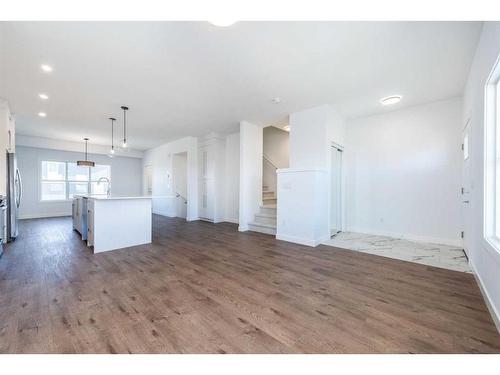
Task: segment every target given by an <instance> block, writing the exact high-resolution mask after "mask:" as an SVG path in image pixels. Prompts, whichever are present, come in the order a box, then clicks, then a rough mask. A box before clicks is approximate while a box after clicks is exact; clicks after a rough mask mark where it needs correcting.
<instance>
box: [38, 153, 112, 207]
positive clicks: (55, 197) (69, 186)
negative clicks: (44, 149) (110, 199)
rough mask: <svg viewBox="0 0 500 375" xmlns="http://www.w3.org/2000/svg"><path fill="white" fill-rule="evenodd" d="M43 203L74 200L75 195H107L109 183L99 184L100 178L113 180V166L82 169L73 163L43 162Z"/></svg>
mask: <svg viewBox="0 0 500 375" xmlns="http://www.w3.org/2000/svg"><path fill="white" fill-rule="evenodd" d="M40 175H41V188H40V191H41V194H40V200H42V201H59V200H67V199H72V198H73V197H74V195H78V194H88V193H89V192H90V193H91V194H93V195H106V194H107V190H108V183H107V182H105V181H103V182H101V183H98V180H99V178H101V177H106V178H107V179H109V180H111V166H109V165H96V166H95V167H93V168H89V167H80V166H78V165H76V163H73V162H60V161H42V164H41V174H40Z"/></svg>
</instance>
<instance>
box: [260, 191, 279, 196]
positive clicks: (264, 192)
mask: <svg viewBox="0 0 500 375" xmlns="http://www.w3.org/2000/svg"><path fill="white" fill-rule="evenodd" d="M262 197H263V198H276V196H275V195H274V191H263V192H262Z"/></svg>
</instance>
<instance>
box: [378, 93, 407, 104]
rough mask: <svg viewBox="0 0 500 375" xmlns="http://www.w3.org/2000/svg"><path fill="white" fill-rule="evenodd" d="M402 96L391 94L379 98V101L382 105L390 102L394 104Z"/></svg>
mask: <svg viewBox="0 0 500 375" xmlns="http://www.w3.org/2000/svg"><path fill="white" fill-rule="evenodd" d="M401 98H402V96H401V95H391V96H386V97H385V98H382V99H380V103H381V104H382V105H391V104H396V103H399V102H400V101H401Z"/></svg>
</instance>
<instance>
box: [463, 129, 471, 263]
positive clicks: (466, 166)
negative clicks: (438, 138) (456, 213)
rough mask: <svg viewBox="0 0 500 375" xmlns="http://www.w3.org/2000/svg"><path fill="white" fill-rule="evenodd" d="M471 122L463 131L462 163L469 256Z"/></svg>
mask: <svg viewBox="0 0 500 375" xmlns="http://www.w3.org/2000/svg"><path fill="white" fill-rule="evenodd" d="M470 137H471V124H470V120H467V123H466V125H465V127H464V130H463V133H462V154H463V164H462V188H461V195H462V239H463V248H464V251H465V253H466V254H467V256H469V249H470V231H471V225H472V219H471V212H470V207H471V193H470V192H471V188H472V186H471V176H470V164H471V163H470V159H471V147H470V145H471V138H470Z"/></svg>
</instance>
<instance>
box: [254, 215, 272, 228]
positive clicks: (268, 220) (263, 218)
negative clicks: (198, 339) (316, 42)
mask: <svg viewBox="0 0 500 375" xmlns="http://www.w3.org/2000/svg"><path fill="white" fill-rule="evenodd" d="M255 222H257V223H262V224H271V225H274V226H276V217H266V216H258V215H255Z"/></svg>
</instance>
